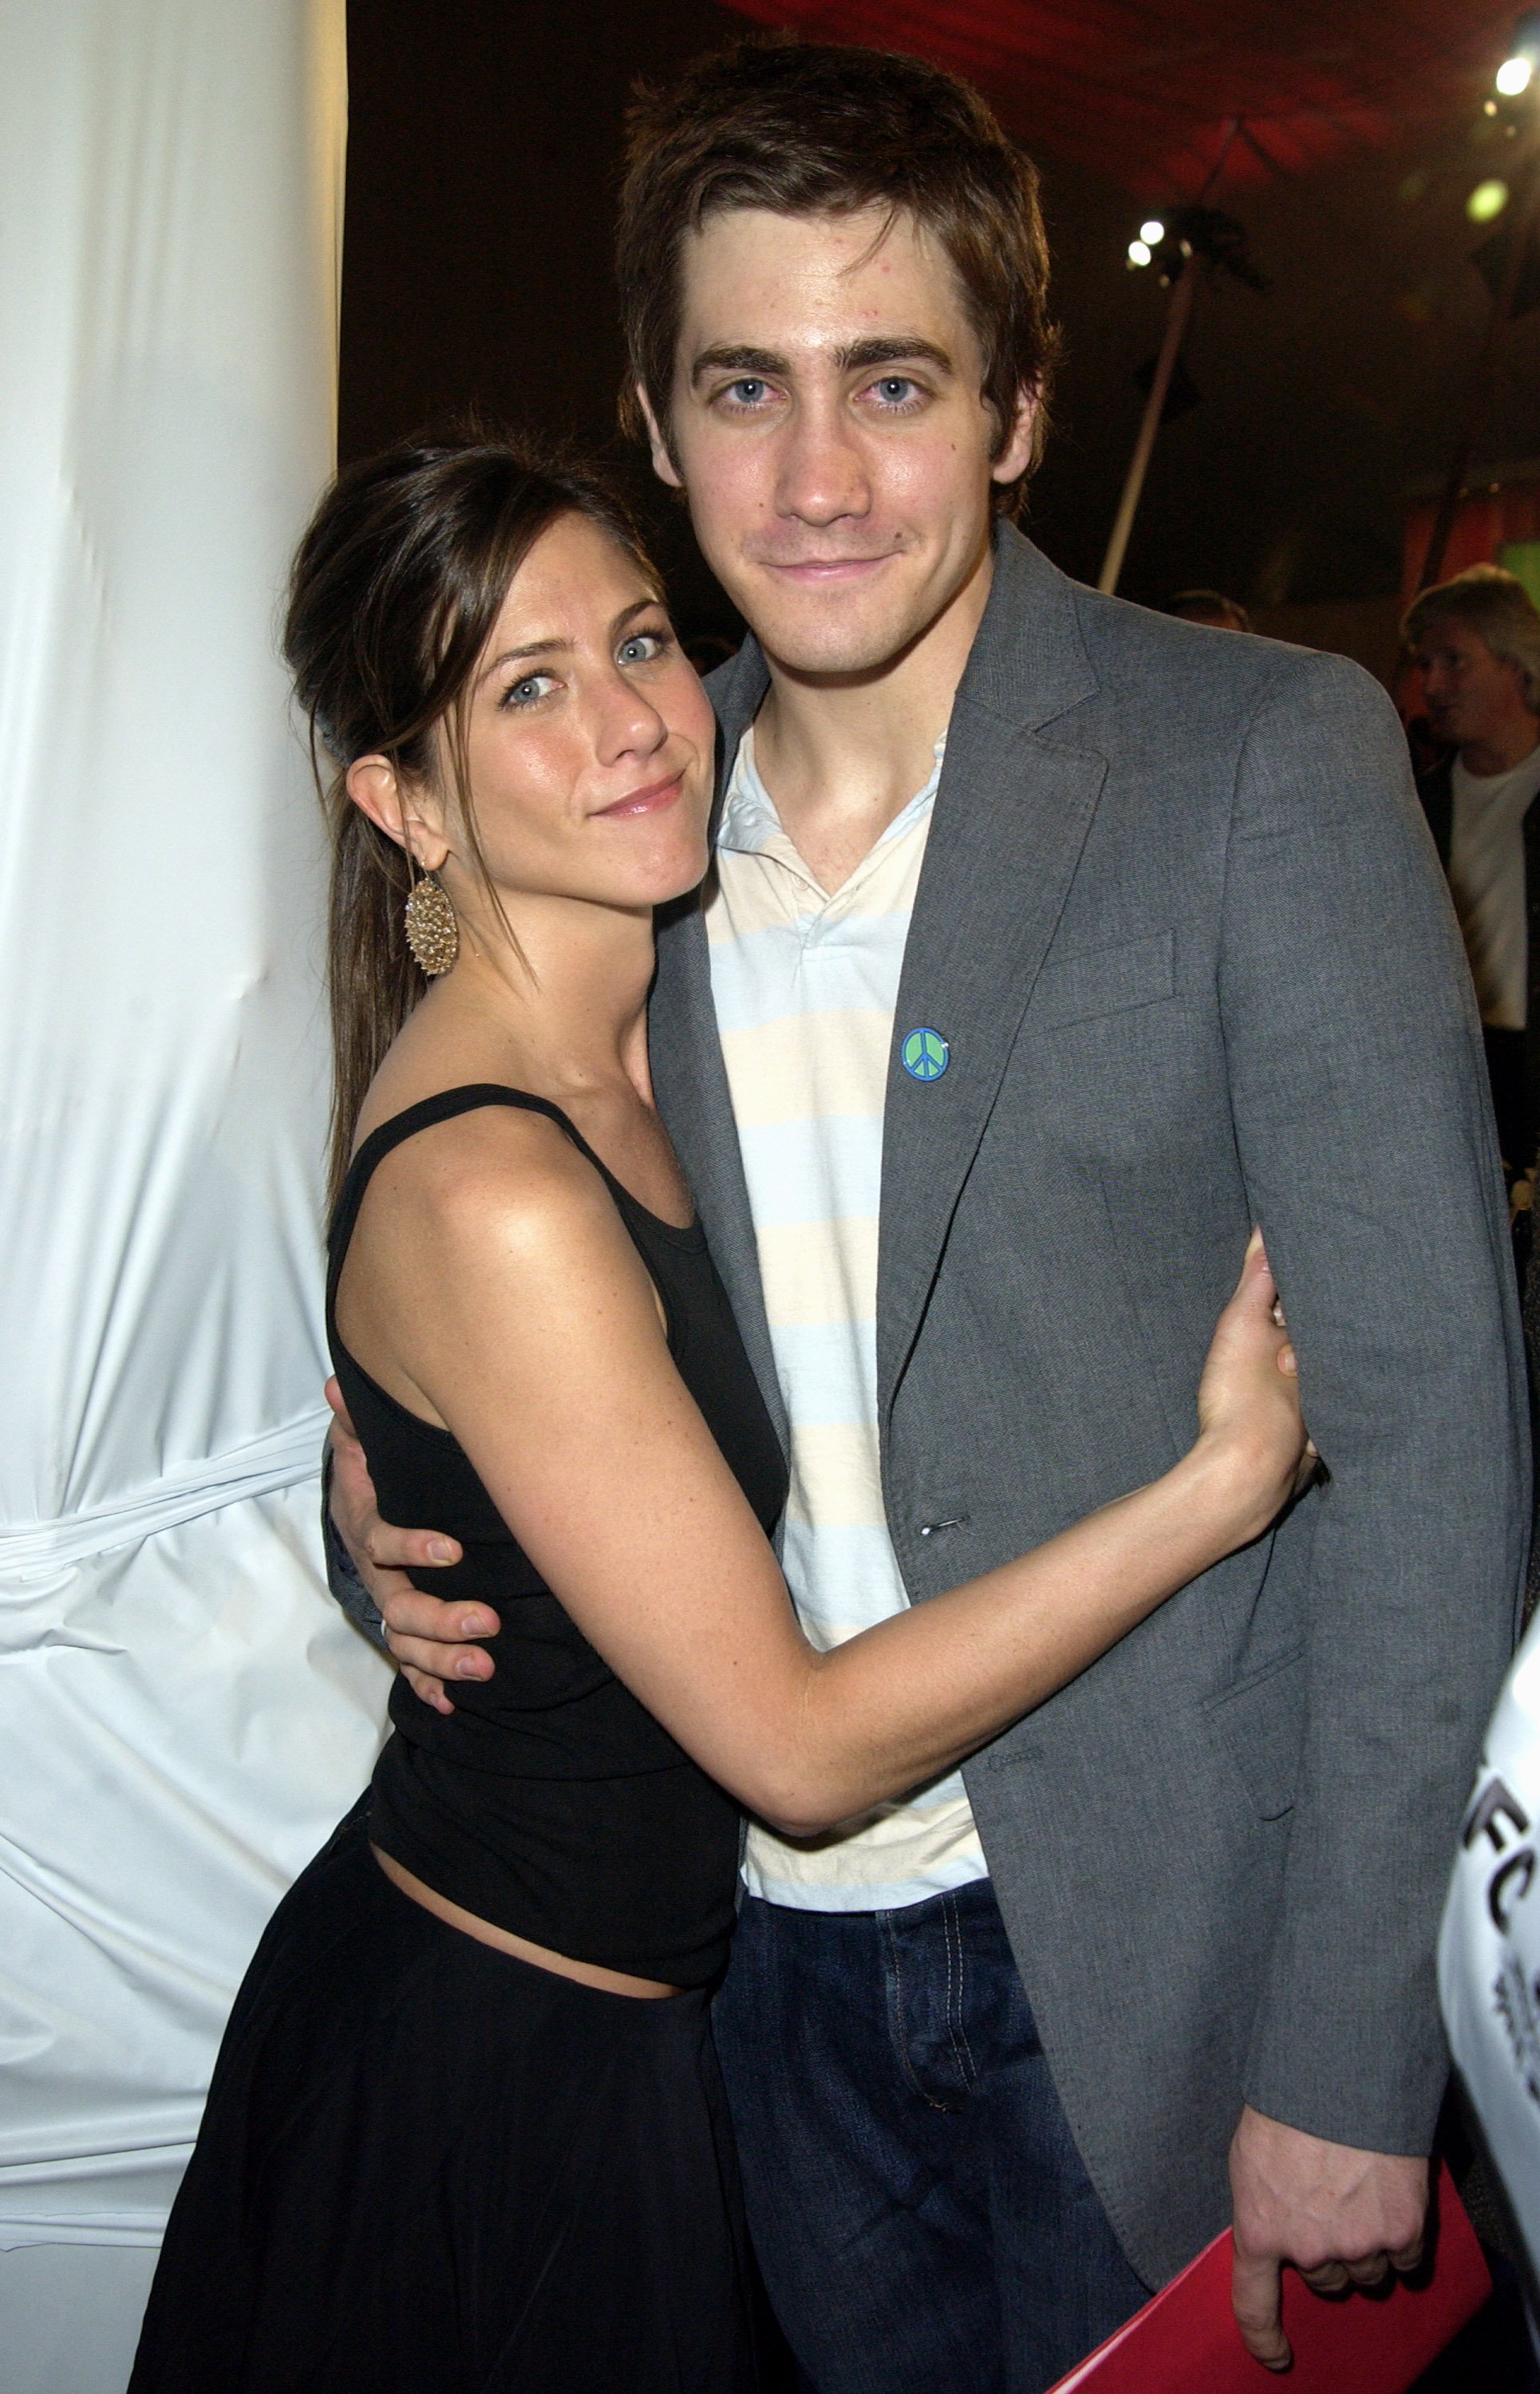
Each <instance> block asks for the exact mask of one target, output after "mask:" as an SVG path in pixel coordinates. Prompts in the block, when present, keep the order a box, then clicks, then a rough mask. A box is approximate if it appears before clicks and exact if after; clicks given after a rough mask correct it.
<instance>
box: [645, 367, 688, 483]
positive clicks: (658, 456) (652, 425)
mask: <svg viewBox="0 0 1540 2394" xmlns="http://www.w3.org/2000/svg"><path fill="white" fill-rule="evenodd" d="M637 405H638V407H639V408H640V410H641V417H642V422H643V423H644V424H645V425H646V427H647V442H648V446H649V448H650V449H651V450H652V471H653V473H654V474H656V476H657V478H658V480H659V481H660V482H666V483H667V485H668V487H669V489H670V490H671V491H682V490H683V488H684V476H683V475H682V474H681V473H680V471H679V469H678V466H676V465H675V463H674V460H673V457H672V455H671V454H670V453H669V447H668V443H667V441H665V439H664V437H663V433H662V431H661V430H660V429H659V426H658V419H657V417H656V416H655V415H654V414H653V413H652V401H651V400H650V399H649V398H648V396H647V393H646V391H645V390H644V389H643V388H642V386H641V384H640V383H639V382H638V385H637Z"/></svg>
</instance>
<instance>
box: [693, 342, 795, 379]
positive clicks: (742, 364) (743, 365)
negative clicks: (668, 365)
mask: <svg viewBox="0 0 1540 2394" xmlns="http://www.w3.org/2000/svg"><path fill="white" fill-rule="evenodd" d="M785 371H786V361H785V359H784V358H783V357H780V356H778V355H777V353H776V351H775V350H774V349H747V348H744V346H743V345H742V344H741V343H733V342H722V343H718V344H717V347H716V348H715V349H702V351H701V352H700V354H699V356H698V357H697V358H696V359H695V361H694V362H693V364H692V365H691V369H690V379H691V382H692V383H695V382H699V381H700V379H701V376H702V375H708V374H745V375H747V374H756V375H779V374H784V373H785Z"/></svg>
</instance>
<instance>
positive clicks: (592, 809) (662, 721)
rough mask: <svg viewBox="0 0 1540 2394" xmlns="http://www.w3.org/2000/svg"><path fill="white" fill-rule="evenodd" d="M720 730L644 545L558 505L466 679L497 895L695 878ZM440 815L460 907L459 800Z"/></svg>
mask: <svg viewBox="0 0 1540 2394" xmlns="http://www.w3.org/2000/svg"><path fill="white" fill-rule="evenodd" d="M715 741H716V722H715V719H714V717H713V716H712V712H711V705H710V702H709V701H708V699H707V698H706V695H705V692H704V691H703V690H702V688H701V685H700V683H699V681H698V680H697V679H696V677H695V675H694V673H693V672H692V671H691V667H690V665H689V664H688V663H687V662H686V660H685V658H684V657H683V655H682V654H681V653H680V651H679V649H678V644H677V642H676V640H675V638H674V634H673V631H672V629H671V628H670V625H669V622H668V617H667V615H666V613H665V611H664V608H663V606H662V604H661V602H660V601H659V599H658V598H657V597H656V595H655V593H654V592H653V590H652V587H651V586H650V585H649V584H648V582H647V580H646V579H645V577H644V575H643V574H642V572H641V570H640V569H639V567H638V565H637V563H636V561H635V559H632V558H630V557H628V556H627V555H626V553H625V550H624V549H623V548H621V547H619V546H617V544H616V543H615V542H614V541H613V540H612V539H611V538H610V536H609V534H608V533H605V532H603V531H601V530H600V528H599V525H597V524H595V523H591V522H590V521H589V520H587V518H586V517H584V516H576V515H568V516H562V517H560V518H559V520H557V521H556V522H555V523H554V524H552V525H551V526H550V527H549V529H548V530H547V531H546V532H544V533H542V534H541V536H540V538H539V539H538V540H537V541H536V542H535V544H534V546H533V548H532V549H531V550H530V553H529V555H528V557H527V558H526V559H525V560H524V562H523V564H522V565H521V566H520V569H519V572H518V573H517V574H516V575H515V576H514V580H513V584H512V586H511V587H510V589H509V591H508V594H507V598H506V599H505V600H504V601H503V607H502V612H501V613H500V614H499V616H498V618H497V622H496V624H495V625H494V627H493V632H492V637H491V638H490V639H489V640H488V642H487V645H486V648H485V650H484V651H483V652H482V656H481V661H480V664H479V665H478V667H477V670H476V677H475V679H474V681H473V683H472V686H471V691H470V702H469V713H468V717H467V761H468V764H469V769H470V789H471V796H472V800H473V803H474V806H475V811H476V829H477V834H478V836H479V838H480V846H481V852H482V855H483V857H484V859H485V861H486V865H487V869H488V871H489V873H490V875H491V876H492V879H493V881H494V885H495V886H496V888H497V889H498V891H499V894H500V895H502V896H503V897H504V898H505V900H507V899H517V898H518V897H520V896H530V897H536V898H540V897H552V898H575V899H580V900H586V901H590V902H594V903H598V904H600V905H606V906H616V907H622V908H627V909H642V908H650V907H652V906H656V905H659V904H661V903H662V902H663V901H665V900H666V899H669V898H677V897H678V896H679V895H680V894H681V893H682V892H683V891H685V890H687V889H691V888H693V887H694V886H695V884H696V882H698V881H699V880H700V878H701V876H702V875H703V874H704V871H705V866H706V822H707V818H708V816H709V813H710V809H711V795H712V767H713V757H714V750H715ZM443 762H444V766H445V768H446V769H445V770H444V771H443V772H442V774H441V783H442V786H444V787H445V788H453V786H454V782H453V774H452V772H450V771H449V770H448V769H447V767H448V758H447V756H446V757H445V758H444V760H443ZM442 829H443V834H444V836H445V837H446V838H447V840H448V842H449V848H450V853H449V856H448V857H447V858H446V859H445V861H444V865H443V867H442V868H441V878H442V879H443V881H444V885H445V888H446V889H447V890H448V892H449V895H450V897H451V898H452V900H453V901H454V905H455V909H456V911H457V912H462V913H463V912H465V911H466V910H467V909H470V910H473V911H474V910H475V909H476V901H477V890H478V886H479V885H478V884H477V881H476V878H475V875H474V868H473V866H472V864H471V861H470V858H469V856H468V854H467V848H466V843H465V842H464V840H463V838H460V837H457V835H456V827H455V822H454V809H453V807H452V806H451V807H450V808H449V809H447V810H446V812H445V813H444V815H443V818H442Z"/></svg>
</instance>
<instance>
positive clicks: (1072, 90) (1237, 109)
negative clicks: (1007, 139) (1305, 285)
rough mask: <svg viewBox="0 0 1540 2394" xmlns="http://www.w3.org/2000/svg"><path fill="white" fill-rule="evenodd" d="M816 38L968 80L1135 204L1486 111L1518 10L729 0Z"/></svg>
mask: <svg viewBox="0 0 1540 2394" xmlns="http://www.w3.org/2000/svg"><path fill="white" fill-rule="evenodd" d="M729 6H731V7H735V8H736V9H737V10H738V11H739V13H740V14H741V15H743V16H745V17H752V18H753V19H755V20H756V21H757V23H759V24H761V25H769V26H781V27H792V28H795V29H796V31H798V32H799V33H804V34H806V35H807V36H808V37H809V39H813V40H818V41H826V42H856V43H861V44H863V45H866V46H870V47H872V48H874V49H888V50H908V51H911V52H913V53H914V54H915V56H917V57H920V58H928V59H934V60H935V61H936V63H937V64H938V65H941V66H946V67H951V68H953V69H954V70H955V71H956V72H958V73H960V74H964V75H967V77H968V78H969V79H970V80H971V81H972V82H974V83H976V84H978V85H979V86H980V88H981V90H982V91H984V92H986V93H987V94H988V96H989V98H990V99H991V100H992V101H993V103H994V106H995V108H996V109H997V110H998V111H999V112H1000V115H1001V117H1002V119H1003V121H1004V122H1005V124H1006V125H1007V126H1008V128H1009V130H1010V131H1011V132H1012V133H1013V134H1015V135H1016V136H1017V137H1018V138H1020V140H1021V141H1022V143H1023V144H1024V145H1025V146H1026V147H1027V148H1028V149H1031V150H1036V151H1041V152H1042V153H1043V154H1044V155H1045V156H1050V157H1054V158H1058V159H1060V160H1061V161H1063V162H1064V163H1065V164H1071V165H1076V166H1084V167H1088V168H1090V169H1091V170H1092V171H1094V172H1097V173H1099V174H1102V175H1105V176H1108V177H1109V178H1111V179H1112V180H1113V181H1116V182H1118V183H1121V184H1122V185H1123V186H1124V188H1125V190H1127V191H1131V192H1133V193H1134V194H1135V195H1136V196H1138V197H1139V198H1143V199H1150V200H1165V201H1170V200H1174V199H1181V198H1191V197H1192V196H1193V195H1194V194H1195V193H1196V192H1197V191H1199V189H1200V188H1201V187H1202V185H1203V183H1204V178H1206V176H1207V175H1208V174H1209V172H1210V169H1211V168H1212V167H1213V165H1214V164H1215V162H1216V160H1217V158H1218V155H1219V152H1220V149H1221V145H1222V144H1223V141H1224V138H1225V129H1226V126H1227V124H1228V123H1229V121H1230V120H1231V119H1232V118H1239V120H1240V134H1239V138H1236V139H1235V140H1234V141H1233V143H1232V144H1231V149H1230V152H1229V157H1228V159H1227V162H1226V165H1225V171H1224V182H1225V185H1226V187H1227V188H1228V187H1230V186H1233V185H1242V184H1244V183H1246V182H1256V181H1257V180H1259V179H1261V178H1263V177H1264V176H1266V175H1267V174H1269V173H1270V172H1272V173H1282V174H1287V175H1294V174H1300V173H1303V172H1306V171H1308V170H1309V169H1310V167H1312V166H1316V165H1321V164H1325V163H1326V162H1328V161H1329V160H1331V159H1333V158H1336V157H1339V156H1341V155H1342V154H1343V153H1344V152H1345V151H1349V150H1354V149H1358V148H1360V147H1362V146H1364V145H1373V146H1383V145H1387V144H1389V143H1390V142H1392V141H1397V140H1400V139H1402V138H1405V137H1406V136H1408V135H1410V134H1413V133H1415V132H1418V131H1423V130H1428V129H1432V128H1433V127H1436V126H1437V127H1442V126H1445V125H1448V123H1449V121H1450V119H1451V117H1454V118H1455V119H1456V120H1457V119H1458V118H1459V116H1460V114H1461V113H1462V112H1466V113H1473V112H1475V111H1476V110H1478V109H1479V108H1480V107H1481V101H1482V99H1484V98H1485V97H1486V96H1487V95H1488V94H1489V93H1490V91H1491V89H1492V77H1493V74H1494V71H1495V69H1496V67H1497V66H1498V64H1499V62H1500V61H1501V59H1503V58H1504V57H1505V56H1506V54H1507V47H1508V45H1509V40H1510V37H1511V35H1512V32H1513V24H1514V18H1515V15H1516V13H1517V11H1516V7H1515V6H1514V5H1513V0H1509V5H1508V6H1507V7H1491V6H1472V5H1470V0H1466V5H1463V6H1462V5H1460V0H1454V4H1453V5H1450V0H1399V5H1396V6H1393V7H1388V6H1385V5H1384V4H1383V0H1164V5H1162V6H1159V7H1154V6H1151V7H1141V6H1139V0H1078V5H1068V6H1065V7H1046V6H1044V5H1042V0H729Z"/></svg>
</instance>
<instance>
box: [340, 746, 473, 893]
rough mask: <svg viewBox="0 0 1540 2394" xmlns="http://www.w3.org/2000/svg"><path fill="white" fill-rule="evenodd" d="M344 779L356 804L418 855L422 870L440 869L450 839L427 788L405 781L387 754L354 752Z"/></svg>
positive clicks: (399, 844) (401, 843) (419, 865)
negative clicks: (368, 754) (369, 754)
mask: <svg viewBox="0 0 1540 2394" xmlns="http://www.w3.org/2000/svg"><path fill="white" fill-rule="evenodd" d="M345 783H346V787H347V791H348V796H349V797H350V798H351V799H352V801H353V804H354V806H355V807H357V808H358V809H360V811H361V812H362V813H363V814H366V815H367V816H368V818H369V820H370V822H372V823H376V824H377V825H378V826H379V829H380V830H381V831H382V832H384V834H385V835H386V837H387V838H388V839H393V840H394V841H395V843H396V845H397V847H398V848H405V849H406V850H407V851H408V853H409V854H410V855H412V856H415V858H416V861H417V866H418V870H419V871H420V872H423V873H437V871H438V870H439V867H440V866H441V864H442V862H443V861H444V859H445V857H446V856H447V855H448V854H449V842H448V840H447V839H445V837H444V835H443V832H442V829H441V826H440V825H439V823H438V822H436V821H435V820H434V817H435V816H436V814H437V809H436V808H434V807H433V805H432V803H431V801H430V800H429V799H428V794H427V793H426V792H425V791H423V790H420V789H418V788H417V786H416V785H415V783H410V782H403V781H402V779H401V775H400V774H399V773H398V772H397V770H396V768H395V766H394V765H392V763H391V762H390V759H389V757H388V756H355V757H354V759H353V762H352V763H351V764H350V765H349V768H348V771H347V774H346V776H345Z"/></svg>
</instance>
